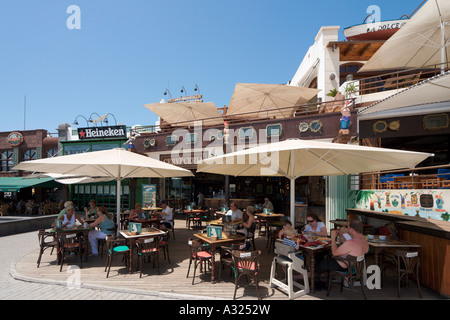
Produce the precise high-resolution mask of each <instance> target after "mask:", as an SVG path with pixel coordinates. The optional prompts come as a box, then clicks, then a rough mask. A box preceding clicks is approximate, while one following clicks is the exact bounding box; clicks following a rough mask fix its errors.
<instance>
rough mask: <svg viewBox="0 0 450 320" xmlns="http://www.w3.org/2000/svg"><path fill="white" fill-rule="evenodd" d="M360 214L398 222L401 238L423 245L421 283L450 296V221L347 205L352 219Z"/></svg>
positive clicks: (348, 214)
mask: <svg viewBox="0 0 450 320" xmlns="http://www.w3.org/2000/svg"><path fill="white" fill-rule="evenodd" d="M357 215H361V216H365V217H368V218H373V219H379V220H385V221H387V222H386V223H389V222H394V224H395V227H396V228H397V230H398V236H399V239H400V240H405V241H408V242H413V243H416V244H418V245H420V246H421V249H420V251H419V254H420V255H421V260H420V261H421V266H420V270H419V272H420V274H419V276H420V284H421V285H424V286H426V287H428V288H430V289H432V290H435V291H436V292H439V293H440V294H441V295H443V296H445V297H450V222H448V221H441V220H434V219H425V218H421V217H412V216H404V215H397V214H391V213H385V212H378V211H372V210H367V209H347V217H348V219H353V218H354V217H356V216H357Z"/></svg>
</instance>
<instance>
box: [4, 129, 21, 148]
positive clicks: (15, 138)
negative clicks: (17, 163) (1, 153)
mask: <svg viewBox="0 0 450 320" xmlns="http://www.w3.org/2000/svg"><path fill="white" fill-rule="evenodd" d="M6 141H7V142H8V143H9V144H11V145H13V146H18V145H20V144H21V143H22V142H23V135H22V134H21V133H20V132H11V133H10V134H9V135H8V137H7V138H6Z"/></svg>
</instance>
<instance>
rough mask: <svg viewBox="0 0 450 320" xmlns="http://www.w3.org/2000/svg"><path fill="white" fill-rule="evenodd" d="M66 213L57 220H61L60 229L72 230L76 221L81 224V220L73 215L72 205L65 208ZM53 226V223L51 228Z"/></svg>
mask: <svg viewBox="0 0 450 320" xmlns="http://www.w3.org/2000/svg"><path fill="white" fill-rule="evenodd" d="M65 210H66V213H65V214H64V215H62V216H61V217H60V218H59V220H62V222H63V223H62V227H63V228H66V227H67V228H72V227H75V225H76V223H77V221H78V222H79V223H80V224H83V220H81V219H80V217H79V216H78V215H77V214H76V213H75V208H74V207H73V206H72V205H68V206H67V207H66V209H65ZM54 226H55V223H53V225H52V227H54Z"/></svg>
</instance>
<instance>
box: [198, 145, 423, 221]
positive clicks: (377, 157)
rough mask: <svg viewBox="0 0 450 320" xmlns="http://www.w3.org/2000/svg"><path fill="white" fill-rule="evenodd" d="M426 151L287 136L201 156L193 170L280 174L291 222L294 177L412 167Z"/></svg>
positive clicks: (293, 212)
mask: <svg viewBox="0 0 450 320" xmlns="http://www.w3.org/2000/svg"><path fill="white" fill-rule="evenodd" d="M430 156H432V154H429V153H421V152H412V151H404V150H395V149H385V148H374V147H364V146H359V145H347V144H339V143H330V142H321V141H316V140H299V139H288V140H285V141H281V142H276V143H271V144H264V145H260V146H257V147H254V148H250V149H246V150H242V151H237V152H233V153H229V154H225V155H223V156H218V157H214V158H210V159H205V160H203V161H201V162H200V163H199V164H198V168H197V172H209V173H215V174H227V175H231V176H283V177H286V178H288V179H289V180H290V198H291V201H290V218H291V221H295V211H294V208H295V206H294V202H295V201H294V200H295V179H297V178H298V177H301V176H328V175H348V174H356V173H363V172H372V171H380V170H393V169H404V168H414V167H415V166H416V165H417V164H419V163H420V162H422V161H423V160H425V159H426V158H428V157H430Z"/></svg>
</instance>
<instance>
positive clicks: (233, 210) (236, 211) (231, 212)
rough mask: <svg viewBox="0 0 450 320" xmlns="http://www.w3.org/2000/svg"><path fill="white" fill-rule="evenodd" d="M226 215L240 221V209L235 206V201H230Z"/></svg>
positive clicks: (232, 219)
mask: <svg viewBox="0 0 450 320" xmlns="http://www.w3.org/2000/svg"><path fill="white" fill-rule="evenodd" d="M226 216H231V221H233V222H234V221H242V216H243V214H242V211H241V210H239V209H238V208H237V206H236V203H234V202H232V203H231V204H230V210H228V212H227V214H226Z"/></svg>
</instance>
